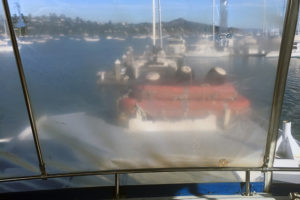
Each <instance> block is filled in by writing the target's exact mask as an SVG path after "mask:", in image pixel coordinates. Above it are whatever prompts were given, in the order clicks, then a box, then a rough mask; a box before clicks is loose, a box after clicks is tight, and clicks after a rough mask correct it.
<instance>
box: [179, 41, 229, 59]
mask: <svg viewBox="0 0 300 200" xmlns="http://www.w3.org/2000/svg"><path fill="white" fill-rule="evenodd" d="M231 54H232V53H231V51H230V49H228V48H224V49H220V50H218V49H216V47H215V42H214V41H212V40H209V39H207V40H205V39H203V40H199V41H198V42H197V43H196V44H193V45H191V46H190V48H189V50H188V51H187V52H186V53H185V56H186V57H211V58H214V57H227V56H230V55H231Z"/></svg>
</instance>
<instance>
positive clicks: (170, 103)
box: [119, 84, 250, 119]
mask: <svg viewBox="0 0 300 200" xmlns="http://www.w3.org/2000/svg"><path fill="white" fill-rule="evenodd" d="M249 107H250V102H249V100H248V99H246V98H245V97H243V96H240V95H238V94H237V92H236V90H235V88H234V87H233V86H232V85H230V84H224V85H221V86H159V85H145V86H139V87H138V89H136V90H134V92H133V97H124V98H122V99H121V100H120V102H119V109H120V111H121V112H123V113H124V114H126V115H127V116H132V117H134V116H135V113H136V111H137V110H138V109H139V110H140V111H142V112H143V113H144V114H145V115H146V116H147V117H150V118H153V119H183V118H199V117H205V116H206V115H208V114H214V115H217V116H222V115H223V114H224V112H225V110H226V109H229V110H230V111H231V113H232V114H235V115H238V114H243V113H246V112H247V111H248V110H249Z"/></svg>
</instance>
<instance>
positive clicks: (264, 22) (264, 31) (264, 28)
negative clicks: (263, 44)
mask: <svg viewBox="0 0 300 200" xmlns="http://www.w3.org/2000/svg"><path fill="white" fill-rule="evenodd" d="M263 34H264V35H265V34H266V0H264V21H263Z"/></svg>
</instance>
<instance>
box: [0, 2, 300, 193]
mask: <svg viewBox="0 0 300 200" xmlns="http://www.w3.org/2000/svg"><path fill="white" fill-rule="evenodd" d="M2 4H3V8H4V12H5V17H6V20H7V25H8V29H9V34H10V39H11V42H12V47H13V51H14V57H15V60H16V64H17V68H18V73H19V78H20V81H21V85H22V91H23V95H24V99H25V103H26V108H27V112H28V117H29V121H30V126H31V129H32V134H33V139H34V144H35V149H36V153H37V158H38V161H39V167H40V172H41V174H40V175H35V176H23V177H9V178H1V179H0V183H1V182H13V181H24V180H34V179H44V180H46V179H50V178H62V177H73V176H95V175H115V197H116V198H118V196H119V175H120V174H130V173H153V172H186V171H245V172H246V177H245V180H246V193H245V194H246V195H250V172H251V171H261V172H264V173H265V192H268V191H269V189H270V185H271V182H272V172H274V171H290V172H300V168H289V167H288V168H287V167H284V168H283V167H273V162H274V157H275V149H276V141H277V137H278V130H279V123H280V115H281V109H282V103H283V97H284V92H285V86H286V80H287V75H288V70H289V63H290V57H291V52H292V48H293V42H294V35H295V32H296V26H297V21H298V12H299V0H288V1H287V6H286V13H285V19H284V27H283V34H282V40H281V45H280V52H279V59H278V64H277V73H276V80H275V86H274V92H273V102H272V108H271V114H270V119H269V128H268V135H267V142H266V146H265V155H264V164H263V166H262V167H250V168H249V167H184V168H143V169H126V170H104V171H103V170H102V171H82V172H72V173H57V174H48V173H47V171H46V167H45V162H44V159H43V155H42V151H41V145H40V141H39V137H38V131H37V128H36V123H35V117H34V114H33V110H32V106H31V105H32V104H31V101H30V95H29V92H28V88H27V83H26V78H25V74H24V70H23V64H22V59H21V56H20V52H19V48H18V42H17V39H16V35H15V32H14V27H13V23H12V18H11V14H10V9H9V5H8V2H7V0H2Z"/></svg>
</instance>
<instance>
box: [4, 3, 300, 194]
mask: <svg viewBox="0 0 300 200" xmlns="http://www.w3.org/2000/svg"><path fill="white" fill-rule="evenodd" d="M8 3H9V11H10V14H11V16H10V17H11V23H12V25H13V27H14V33H15V36H16V38H17V45H18V49H16V50H18V51H19V52H20V58H21V63H19V65H20V64H21V67H22V68H23V73H24V77H25V81H24V82H21V81H20V78H19V73H22V71H21V72H20V71H18V67H17V64H16V62H15V54H14V51H13V48H12V44H13V43H12V41H11V39H10V36H9V31H8V26H7V20H6V18H5V15H4V10H3V7H2V5H1V7H0V8H1V10H0V85H1V86H2V87H0V143H1V145H0V162H1V163H4V164H1V165H0V178H8V177H20V176H29V175H39V174H40V166H39V160H38V158H37V156H36V154H37V152H36V149H35V148H36V143H35V140H34V137H33V132H35V131H32V127H35V128H36V133H37V135H38V138H36V139H38V141H39V143H40V147H41V155H42V158H43V161H44V162H45V166H46V171H47V173H49V174H57V173H71V172H82V171H109V170H111V171H114V170H136V169H157V168H192V167H215V168H223V167H249V168H251V167H262V166H263V164H264V156H265V151H266V143H267V136H268V129H269V125H270V124H269V119H270V114H271V108H272V100H273V92H274V87H275V78H276V71H277V64H278V56H279V48H280V44H281V38H282V31H283V24H284V17H285V9H286V2H285V1H284V0H276V1H258V0H255V1H246V0H242V1H241V0H218V1H210V0H207V1H199V0H188V1H176V2H174V1H171V0H153V1H152V0H147V1H137V0H118V1H104V0H100V1H93V0H87V1H71V0H66V1H56V0H49V1H43V0H32V1H26V0H18V1H15V0H8ZM297 47H298V42H296V40H295V45H294V50H293V54H292V56H294V57H295V58H293V59H292V66H293V67H292V68H291V69H290V70H291V72H290V74H289V80H291V81H292V82H293V81H294V80H295V81H296V79H299V77H298V75H297V74H299V73H298V72H299V64H300V62H299V60H298V59H296V57H300V52H298V49H299V48H297ZM298 54H299V55H298ZM19 67H20V66H19ZM25 84H26V86H27V87H26V88H25V89H24V85H25ZM297 84H299V80H298V82H297V83H295V84H294V85H293V83H292V85H288V89H287V92H286V96H285V102H286V104H285V105H287V106H286V107H284V112H283V116H282V119H283V120H291V121H292V122H295V127H298V128H297V130H298V133H297V134H298V135H297V136H296V138H298V140H299V138H300V135H299V130H300V128H299V127H300V123H299V120H298V122H296V121H297V117H298V118H299V116H300V115H299V110H300V109H299V105H298V104H299V103H298V102H299V101H298V100H297V99H295V96H294V93H296V92H298V91H297V90H298V89H297V88H295V86H296V85H297ZM22 85H23V89H24V90H27V91H28V96H29V98H28V99H27V100H29V101H25V100H24V95H23V94H24V93H23V90H22ZM28 96H26V95H25V98H27V97H28ZM298 96H299V95H298ZM29 104H30V105H31V107H30V108H29V110H30V111H32V116H28V110H27V109H28V105H29ZM296 104H297V105H296ZM26 105H27V106H26ZM290 105H293V106H295V105H296V106H295V108H296V109H291V108H290ZM30 117H32V118H30ZM30 119H33V122H32V123H30ZM297 123H299V124H297ZM293 126H294V125H293ZM212 174H214V175H212ZM217 174H218V173H217V172H214V173H202V174H199V173H196V172H193V173H189V176H187V173H174V174H173V175H170V174H167V173H165V174H163V175H162V176H161V175H153V176H152V175H147V174H138V175H123V176H122V177H121V178H122V181H123V182H122V183H123V184H139V183H165V182H176V181H177V182H195V181H200V180H201V181H205V182H209V181H213V180H215V177H219V175H220V174H219V175H217ZM223 174H227V175H224V176H223V178H221V181H222V180H223V181H224V180H229V181H239V179H238V178H237V177H236V176H234V175H232V173H231V172H230V173H229V172H228V173H223ZM226 176H227V177H226ZM183 177H184V178H183ZM212 177H214V178H212ZM179 179H180V180H179ZM79 180H80V181H79ZM51 181H52V182H51V183H53V184H48V185H46V183H45V186H42V184H39V183H37V184H35V182H32V184H27V182H26V183H24V185H25V186H24V187H23V189H22V188H20V190H27V189H28V188H30V189H48V188H51V187H54V188H59V187H64V186H65V185H68V186H73V187H75V186H91V185H95V184H97V185H99V184H102V185H111V184H113V177H112V176H99V177H98V176H97V177H81V178H74V179H52V180H51ZM43 187H44V188H43ZM14 190H17V189H16V188H15V187H11V186H10V185H5V184H3V187H2V185H1V186H0V192H7V191H14Z"/></svg>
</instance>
